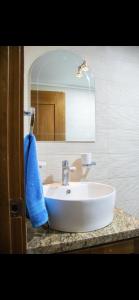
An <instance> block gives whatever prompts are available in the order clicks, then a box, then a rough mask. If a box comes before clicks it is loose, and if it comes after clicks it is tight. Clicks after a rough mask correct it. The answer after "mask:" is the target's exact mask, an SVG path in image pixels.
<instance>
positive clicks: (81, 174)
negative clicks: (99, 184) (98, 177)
mask: <svg viewBox="0 0 139 300" xmlns="http://www.w3.org/2000/svg"><path fill="white" fill-rule="evenodd" d="M72 166H73V167H76V170H75V171H74V172H70V181H82V180H85V179H86V177H87V175H88V172H89V169H88V168H86V167H83V166H82V164H81V159H77V160H75V161H74V162H73V164H72ZM53 182H55V180H54V177H53V175H49V176H48V177H47V178H46V179H45V180H44V181H43V184H50V183H53Z"/></svg>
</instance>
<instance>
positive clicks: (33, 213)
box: [24, 134, 48, 227]
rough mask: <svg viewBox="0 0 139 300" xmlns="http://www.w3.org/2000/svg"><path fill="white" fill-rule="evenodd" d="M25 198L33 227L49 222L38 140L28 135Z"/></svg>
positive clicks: (25, 158) (25, 161) (25, 143)
mask: <svg viewBox="0 0 139 300" xmlns="http://www.w3.org/2000/svg"><path fill="white" fill-rule="evenodd" d="M24 173H25V178H24V182H25V198H26V207H27V213H28V215H29V218H30V221H31V223H32V226H33V227H40V226H42V225H43V224H45V223H46V222H47V221H48V213H47V209H46V205H45V198H44V195H43V187H42V183H41V178H40V173H39V166H38V158H37V150H36V138H35V136H34V135H33V134H28V135H27V136H26V137H25V138H24Z"/></svg>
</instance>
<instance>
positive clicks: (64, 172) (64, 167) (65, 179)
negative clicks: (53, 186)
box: [62, 160, 76, 186]
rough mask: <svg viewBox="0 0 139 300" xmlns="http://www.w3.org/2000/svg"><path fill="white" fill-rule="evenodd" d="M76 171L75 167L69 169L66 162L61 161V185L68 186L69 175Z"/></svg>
mask: <svg viewBox="0 0 139 300" xmlns="http://www.w3.org/2000/svg"><path fill="white" fill-rule="evenodd" d="M75 170H76V167H70V166H69V162H68V160H63V161H62V185H65V186H67V185H69V173H70V172H73V171H75Z"/></svg>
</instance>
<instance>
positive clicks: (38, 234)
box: [27, 209, 139, 254]
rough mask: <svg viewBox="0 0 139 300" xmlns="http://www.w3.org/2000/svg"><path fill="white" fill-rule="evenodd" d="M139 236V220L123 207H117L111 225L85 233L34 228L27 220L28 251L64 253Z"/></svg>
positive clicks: (30, 252) (35, 252) (31, 252)
mask: <svg viewBox="0 0 139 300" xmlns="http://www.w3.org/2000/svg"><path fill="white" fill-rule="evenodd" d="M138 236H139V220H138V219H136V218H134V217H133V216H131V215H128V214H127V213H125V212H124V211H123V210H121V209H115V211H114V219H113V222H112V223H111V224H110V225H108V226H106V227H105V228H102V229H98V230H95V231H91V232H85V233H67V232H61V231H56V230H52V229H44V228H42V227H41V228H38V229H34V228H32V225H31V223H30V222H29V221H27V253H28V254H33V253H34V254H39V253H40V254H52V253H62V252H66V251H72V250H77V249H81V248H87V247H91V246H97V245H102V244H107V243H111V242H116V241H119V240H124V239H129V238H133V237H138Z"/></svg>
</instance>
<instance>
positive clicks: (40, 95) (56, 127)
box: [31, 91, 65, 141]
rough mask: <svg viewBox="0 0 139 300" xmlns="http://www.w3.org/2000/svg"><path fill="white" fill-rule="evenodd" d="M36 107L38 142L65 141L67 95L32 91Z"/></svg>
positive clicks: (35, 132) (32, 101)
mask: <svg viewBox="0 0 139 300" xmlns="http://www.w3.org/2000/svg"><path fill="white" fill-rule="evenodd" d="M31 106H33V107H35V111H36V119H35V126H34V134H35V136H36V139H37V140H38V141H65V93H63V92H57V91H56V92H53V91H31Z"/></svg>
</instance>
